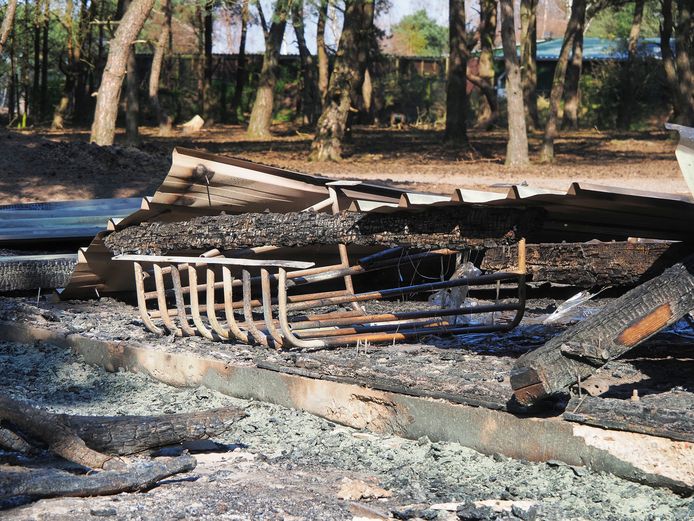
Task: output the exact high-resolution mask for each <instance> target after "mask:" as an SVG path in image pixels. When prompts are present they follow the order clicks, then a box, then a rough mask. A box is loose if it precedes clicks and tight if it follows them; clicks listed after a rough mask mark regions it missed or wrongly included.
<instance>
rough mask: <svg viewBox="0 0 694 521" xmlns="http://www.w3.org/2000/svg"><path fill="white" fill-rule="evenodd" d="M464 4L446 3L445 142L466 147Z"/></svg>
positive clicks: (455, 0)
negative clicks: (447, 51) (447, 43)
mask: <svg viewBox="0 0 694 521" xmlns="http://www.w3.org/2000/svg"><path fill="white" fill-rule="evenodd" d="M465 34H466V31H465V0H449V2H448V42H449V48H450V54H449V58H448V78H447V81H446V131H445V134H444V139H445V140H446V141H449V142H455V143H461V144H467V108H468V107H467V60H468V54H469V52H468V48H467V42H466V41H465Z"/></svg>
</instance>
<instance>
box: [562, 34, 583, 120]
mask: <svg viewBox="0 0 694 521" xmlns="http://www.w3.org/2000/svg"><path fill="white" fill-rule="evenodd" d="M582 69H583V31H579V32H578V33H577V34H576V38H574V43H573V47H572V55H571V61H570V62H569V65H568V67H567V69H566V88H565V90H564V126H565V127H568V128H573V129H577V128H578V111H579V107H580V106H581V88H580V82H581V71H582Z"/></svg>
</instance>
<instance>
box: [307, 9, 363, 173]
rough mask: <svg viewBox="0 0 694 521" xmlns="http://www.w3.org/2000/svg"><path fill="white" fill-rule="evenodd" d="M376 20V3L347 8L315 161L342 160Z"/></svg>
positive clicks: (313, 150) (313, 154)
mask: <svg viewBox="0 0 694 521" xmlns="http://www.w3.org/2000/svg"><path fill="white" fill-rule="evenodd" d="M373 16H374V5H373V1H372V0H365V1H364V2H349V3H348V4H347V9H346V11H345V18H344V25H343V28H342V35H341V36H340V43H339V46H338V51H337V56H336V58H335V68H334V70H333V73H332V76H331V77H330V84H329V86H328V95H327V98H326V102H325V107H324V108H323V113H322V114H321V117H320V119H319V120H318V125H317V129H316V136H315V138H314V140H313V143H312V145H311V156H310V159H311V160H314V161H328V160H332V161H339V160H340V159H341V158H342V140H343V138H344V136H345V129H346V127H347V117H348V115H349V112H350V107H351V105H352V97H353V96H354V95H355V94H356V93H358V92H359V90H361V85H362V82H363V81H364V70H365V68H366V63H367V56H368V54H369V48H370V44H371V37H372V29H373Z"/></svg>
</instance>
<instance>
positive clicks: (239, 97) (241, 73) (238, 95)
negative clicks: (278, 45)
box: [231, 0, 249, 123]
mask: <svg viewBox="0 0 694 521" xmlns="http://www.w3.org/2000/svg"><path fill="white" fill-rule="evenodd" d="M248 2H249V0H243V6H242V7H241V41H240V43H239V54H238V61H237V64H236V84H235V86H234V99H233V100H232V102H231V118H232V123H238V122H239V120H240V119H241V118H242V117H243V114H242V112H243V107H241V103H242V102H243V88H244V87H245V85H246V76H247V74H246V34H247V33H248V16H249V9H248Z"/></svg>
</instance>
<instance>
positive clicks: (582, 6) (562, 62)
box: [540, 0, 586, 162]
mask: <svg viewBox="0 0 694 521" xmlns="http://www.w3.org/2000/svg"><path fill="white" fill-rule="evenodd" d="M585 18H586V0H574V2H573V4H572V5H571V17H570V18H569V23H568V25H567V26H566V32H565V34H564V42H563V43H562V46H561V51H560V53H559V59H558V60H557V65H556V68H555V69H554V79H553V80H552V91H551V93H550V96H549V116H548V117H547V123H546V126H545V135H544V139H543V142H542V150H541V152H540V160H541V161H544V162H552V161H554V139H555V138H556V137H557V121H558V119H559V109H560V104H561V99H562V97H563V95H564V81H565V80H566V69H567V67H568V64H569V57H570V54H571V49H572V47H573V45H574V40H575V39H576V36H577V34H578V33H583V26H584V24H585Z"/></svg>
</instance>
